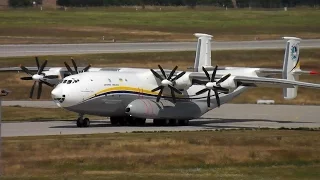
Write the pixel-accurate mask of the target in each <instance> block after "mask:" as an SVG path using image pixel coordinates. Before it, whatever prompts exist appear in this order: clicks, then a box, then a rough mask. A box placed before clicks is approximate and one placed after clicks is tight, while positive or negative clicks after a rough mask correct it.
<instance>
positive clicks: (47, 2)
mask: <svg viewBox="0 0 320 180" xmlns="http://www.w3.org/2000/svg"><path fill="white" fill-rule="evenodd" d="M0 1H1V0H0ZM42 6H43V7H49V8H56V7H57V0H42Z"/></svg>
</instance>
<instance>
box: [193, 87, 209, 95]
mask: <svg viewBox="0 0 320 180" xmlns="http://www.w3.org/2000/svg"><path fill="white" fill-rule="evenodd" d="M206 91H209V89H207V88H204V89H202V90H200V91H198V92H196V95H199V94H203V93H205V92H206Z"/></svg>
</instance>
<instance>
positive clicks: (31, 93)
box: [29, 81, 37, 99]
mask: <svg viewBox="0 0 320 180" xmlns="http://www.w3.org/2000/svg"><path fill="white" fill-rule="evenodd" d="M36 83H37V81H35V82H33V85H32V87H31V90H30V95H29V98H30V99H32V96H33V90H34V87H35V86H36Z"/></svg>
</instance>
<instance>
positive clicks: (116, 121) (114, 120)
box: [110, 117, 119, 126]
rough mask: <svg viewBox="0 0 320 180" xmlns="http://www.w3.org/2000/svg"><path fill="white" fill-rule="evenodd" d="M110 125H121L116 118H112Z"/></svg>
mask: <svg viewBox="0 0 320 180" xmlns="http://www.w3.org/2000/svg"><path fill="white" fill-rule="evenodd" d="M110 123H111V125H113V126H116V125H118V124H119V120H118V118H116V117H110Z"/></svg>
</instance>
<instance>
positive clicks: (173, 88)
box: [168, 85, 182, 94]
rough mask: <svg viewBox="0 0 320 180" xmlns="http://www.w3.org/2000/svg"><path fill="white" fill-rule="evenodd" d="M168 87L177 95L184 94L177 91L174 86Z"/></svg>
mask: <svg viewBox="0 0 320 180" xmlns="http://www.w3.org/2000/svg"><path fill="white" fill-rule="evenodd" d="M168 87H169V88H170V89H171V90H173V91H174V92H176V93H178V94H182V92H181V91H180V90H179V89H177V88H175V87H173V86H171V85H168Z"/></svg>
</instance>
